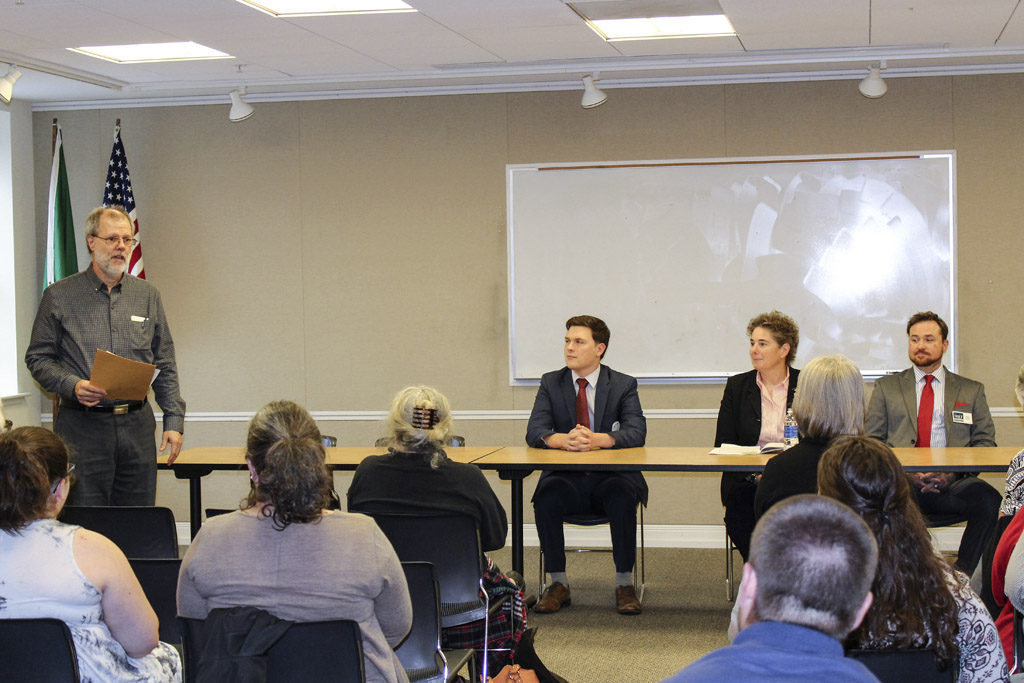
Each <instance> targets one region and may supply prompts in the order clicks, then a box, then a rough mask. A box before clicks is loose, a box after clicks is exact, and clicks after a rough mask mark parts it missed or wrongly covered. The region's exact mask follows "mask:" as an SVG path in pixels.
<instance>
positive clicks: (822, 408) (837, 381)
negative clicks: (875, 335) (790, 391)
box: [793, 355, 865, 439]
mask: <svg viewBox="0 0 1024 683" xmlns="http://www.w3.org/2000/svg"><path fill="white" fill-rule="evenodd" d="M864 412H865V401H864V378H863V377H861V374H860V370H859V369H858V368H857V366H856V365H854V364H853V361H851V360H850V359H849V358H847V357H846V356H840V355H836V356H818V357H817V358H815V359H813V360H812V361H811V362H810V363H808V364H807V365H805V366H804V369H803V370H801V371H800V378H799V381H798V384H797V387H796V395H795V396H794V397H793V416H794V417H795V418H796V422H797V424H798V425H799V426H800V433H801V434H804V435H806V436H809V437H811V438H815V439H832V438H834V437H837V436H839V435H840V434H852V435H860V434H863V433H864Z"/></svg>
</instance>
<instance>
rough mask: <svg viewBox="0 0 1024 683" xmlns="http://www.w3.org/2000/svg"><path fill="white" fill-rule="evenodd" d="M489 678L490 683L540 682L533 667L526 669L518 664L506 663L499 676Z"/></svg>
mask: <svg viewBox="0 0 1024 683" xmlns="http://www.w3.org/2000/svg"><path fill="white" fill-rule="evenodd" d="M487 680H488V682H489V683H540V681H539V680H538V678H537V674H535V673H533V670H532V669H524V668H523V667H521V666H519V665H518V664H506V665H505V666H503V667H502V668H501V671H499V672H498V675H497V676H495V677H494V678H490V677H488V679H487Z"/></svg>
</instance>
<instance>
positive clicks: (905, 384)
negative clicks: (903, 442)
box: [900, 368, 917, 429]
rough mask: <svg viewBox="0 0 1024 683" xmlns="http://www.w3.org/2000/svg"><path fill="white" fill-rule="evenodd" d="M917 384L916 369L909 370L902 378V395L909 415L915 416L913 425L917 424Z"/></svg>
mask: <svg viewBox="0 0 1024 683" xmlns="http://www.w3.org/2000/svg"><path fill="white" fill-rule="evenodd" d="M915 382H916V376H915V374H914V368H907V369H906V370H905V371H904V372H903V374H902V375H901V376H900V393H901V394H903V402H904V403H905V404H906V409H907V415H912V416H913V419H912V420H911V424H912V425H916V424H917V387H916V386H914V385H915ZM915 429H916V427H915Z"/></svg>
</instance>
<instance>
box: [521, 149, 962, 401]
mask: <svg viewBox="0 0 1024 683" xmlns="http://www.w3.org/2000/svg"><path fill="white" fill-rule="evenodd" d="M935 157H942V158H945V159H946V160H947V177H948V186H947V190H948V193H949V196H948V203H949V287H950V291H949V302H950V310H949V312H948V314H944V313H943V312H942V311H940V312H939V314H940V315H943V317H944V319H945V320H946V322H947V324H948V325H949V337H948V339H949V343H950V348H949V350H948V351H947V353H946V355H945V357H944V359H943V362H944V364H945V365H946V366H947V367H948V368H949V369H950V370H952V371H953V372H955V371H956V370H957V365H958V363H957V357H958V354H957V348H958V344H957V339H958V334H957V332H958V326H957V310H958V308H957V306H958V302H957V289H958V282H957V271H958V269H957V252H958V243H957V203H956V199H957V192H956V152H955V150H951V149H948V150H918V151H900V152H884V153H862V154H857V153H848V154H828V155H820V154H814V155H786V156H757V157H713V158H694V159H658V160H625V161H590V162H564V163H558V162H553V163H532V164H507V165H506V167H505V169H506V202H507V249H508V315H509V317H508V334H509V338H508V343H509V366H508V367H509V384H510V386H529V385H537V384H538V383H539V377H517V376H516V367H517V358H516V337H515V335H516V329H517V326H516V310H517V309H516V301H515V291H516V289H515V272H516V271H515V215H514V206H515V202H514V191H515V179H516V177H517V175H518V174H522V173H527V172H540V171H542V170H575V169H602V168H609V169H614V168H628V167H670V166H713V165H747V164H750V165H753V164H766V163H801V162H833V161H857V160H886V159H901V158H906V159H925V158H935ZM580 313H582V311H574V312H572V313H571V314H570V315H574V314H580ZM909 315H910V313H908V316H909ZM554 334H555V332H554V331H553V338H554V339H557V337H555V336H554ZM908 365H909V361H908ZM559 367H561V366H559ZM555 369H558V368H556V367H552V368H551V370H555ZM747 370H749V367H738V368H736V369H735V371H731V372H676V373H660V374H643V373H640V374H636V375H635V376H636V377H637V379H638V381H640V382H641V383H644V384H691V383H695V384H717V383H724V380H725V379H727V378H728V377H729V376H731V375H733V374H735V373H737V372H745V371H747ZM893 371H894V370H886V371H884V372H871V371H864V377H865V379H868V380H873V379H875V378H877V377H879V376H881V375H883V374H887V373H888V372H893Z"/></svg>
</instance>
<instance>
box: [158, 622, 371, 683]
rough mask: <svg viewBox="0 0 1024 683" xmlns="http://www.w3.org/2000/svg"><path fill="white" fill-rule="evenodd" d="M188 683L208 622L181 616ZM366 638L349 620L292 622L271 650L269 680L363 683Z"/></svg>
mask: <svg viewBox="0 0 1024 683" xmlns="http://www.w3.org/2000/svg"><path fill="white" fill-rule="evenodd" d="M178 624H179V626H180V628H181V653H182V658H181V659H182V664H183V666H184V680H185V683H194V682H195V681H196V680H197V678H196V677H197V675H198V671H199V658H200V655H201V654H202V649H203V642H204V639H205V634H204V628H205V626H206V622H205V621H204V620H202V619H188V618H185V617H178ZM365 680H366V674H365V671H364V669H363V638H362V634H361V633H360V632H359V624H357V623H356V622H354V621H351V620H348V619H338V620H335V621H309V622H297V623H295V624H292V625H291V627H289V628H288V630H287V631H286V632H285V634H284V635H283V636H282V637H281V639H280V640H278V641H277V642H276V643H274V644H273V645H272V646H271V647H270V649H269V650H268V651H267V683H292V682H293V681H302V682H303V683H363V682H364V681H365Z"/></svg>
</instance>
